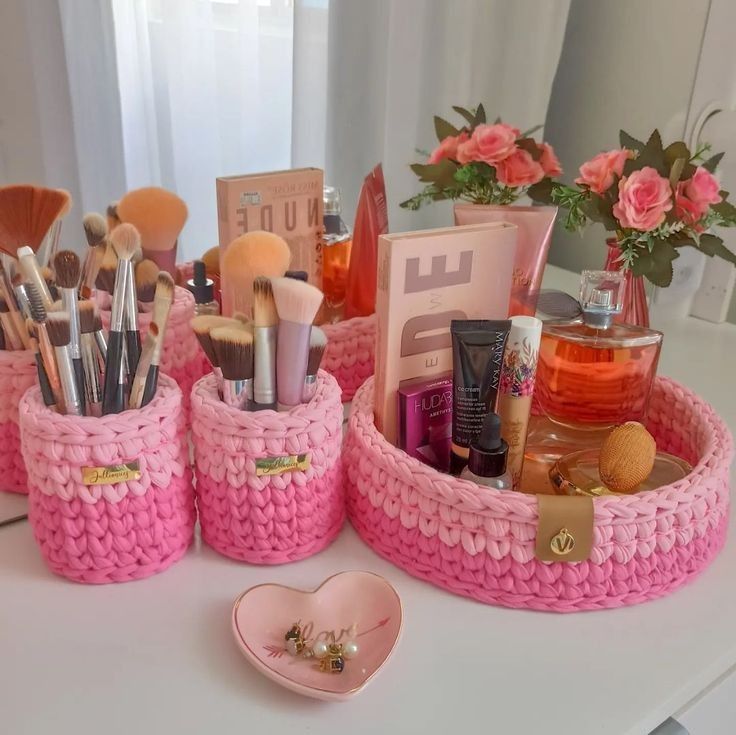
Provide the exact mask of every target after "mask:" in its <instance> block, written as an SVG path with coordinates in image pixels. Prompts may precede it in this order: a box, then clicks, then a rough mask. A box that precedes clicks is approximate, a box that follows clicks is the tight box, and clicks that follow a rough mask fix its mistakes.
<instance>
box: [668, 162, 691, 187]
mask: <svg viewBox="0 0 736 735" xmlns="http://www.w3.org/2000/svg"><path fill="white" fill-rule="evenodd" d="M686 163H687V159H685V158H676V159H675V160H674V161H673V163H672V168H671V169H670V186H671V187H672V188H673V189H675V188H677V182H678V181H679V180H680V175H681V174H682V170H683V169H684V168H685V164H686Z"/></svg>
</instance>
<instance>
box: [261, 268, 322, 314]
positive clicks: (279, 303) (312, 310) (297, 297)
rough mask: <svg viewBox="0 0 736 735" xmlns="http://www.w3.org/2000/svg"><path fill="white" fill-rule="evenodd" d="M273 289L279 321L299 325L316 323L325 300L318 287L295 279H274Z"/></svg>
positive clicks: (272, 282)
mask: <svg viewBox="0 0 736 735" xmlns="http://www.w3.org/2000/svg"><path fill="white" fill-rule="evenodd" d="M271 287H272V288H273V297H274V300H275V301H276V311H277V312H278V315H279V319H281V320H282V321H285V322H296V323H297V324H311V323H312V322H313V321H314V318H315V317H316V316H317V312H318V311H319V307H320V306H321V305H322V299H323V298H324V295H323V293H322V291H320V290H319V289H318V288H317V287H316V286H312V285H310V284H309V283H304V282H303V281H296V280H294V279H293V278H274V279H273V280H272V281H271Z"/></svg>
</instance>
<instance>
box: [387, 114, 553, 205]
mask: <svg viewBox="0 0 736 735" xmlns="http://www.w3.org/2000/svg"><path fill="white" fill-rule="evenodd" d="M452 109H453V110H455V112H457V113H458V114H459V115H460V116H461V117H462V118H463V119H464V121H465V125H463V126H462V127H461V128H456V127H455V126H454V125H452V124H451V123H449V122H447V120H443V119H442V118H441V117H435V118H434V127H435V132H436V133H437V139H438V140H439V145H438V146H437V147H436V148H435V149H434V150H433V151H432V152H431V153H430V154H429V156H428V158H427V161H426V163H415V164H413V165H412V167H411V169H412V171H414V173H415V174H416V175H417V176H418V177H419V180H420V181H421V182H422V183H425V184H426V186H425V187H424V189H423V191H422V192H421V193H419V194H417V195H416V196H415V197H412V198H411V199H408V200H407V201H405V202H402V203H401V206H402V207H406V208H408V209H419V207H421V206H422V204H424V203H425V202H432V201H438V200H441V199H453V200H456V199H462V200H464V201H468V202H472V203H473V204H512V203H513V202H515V201H516V200H517V199H518V198H519V197H520V196H522V195H524V194H528V195H529V196H530V197H532V198H535V192H536V190H537V189H539V190H540V191H541V192H542V193H544V192H548V191H550V189H551V185H552V177H554V176H559V175H560V174H561V173H562V167H561V166H560V162H559V161H558V160H557V156H556V155H555V152H554V150H553V148H552V146H551V145H549V143H538V142H537V141H535V140H534V138H532V137H530V136H531V134H532V133H533V132H534V131H535V130H536V129H537V128H534V129H532V130H528V131H527V132H525V133H522V132H521V131H520V130H519V129H518V128H515V127H512V126H511V125H507V124H506V123H504V122H501V120H500V119H499V120H496V121H495V122H494V123H493V124H489V123H487V122H486V113H485V110H484V109H483V105H478V107H477V109H476V110H473V111H471V110H466V109H465V108H463V107H453V108H452Z"/></svg>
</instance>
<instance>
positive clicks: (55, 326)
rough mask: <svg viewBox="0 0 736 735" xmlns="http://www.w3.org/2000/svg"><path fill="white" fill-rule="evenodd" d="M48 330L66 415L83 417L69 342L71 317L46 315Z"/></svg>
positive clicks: (56, 312)
mask: <svg viewBox="0 0 736 735" xmlns="http://www.w3.org/2000/svg"><path fill="white" fill-rule="evenodd" d="M46 329H47V330H48V333H49V339H50V340H51V344H52V345H53V346H54V354H55V356H56V366H57V368H58V369H59V378H60V380H61V392H62V393H63V395H64V408H65V413H67V414H70V415H73V416H82V415H83V413H82V403H81V397H80V395H79V390H78V389H77V382H76V380H75V379H74V367H73V365H72V356H71V350H70V349H69V341H70V338H71V326H70V317H69V312H68V311H51V312H49V313H48V314H47V315H46Z"/></svg>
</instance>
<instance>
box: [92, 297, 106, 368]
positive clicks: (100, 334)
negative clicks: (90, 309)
mask: <svg viewBox="0 0 736 735" xmlns="http://www.w3.org/2000/svg"><path fill="white" fill-rule="evenodd" d="M94 320H95V325H94V335H95V344H96V345H97V351H98V352H99V353H100V357H101V358H102V362H103V364H104V363H105V360H107V339H106V337H105V332H104V331H103V330H102V317H101V316H100V311H99V309H98V308H97V304H95V305H94Z"/></svg>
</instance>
